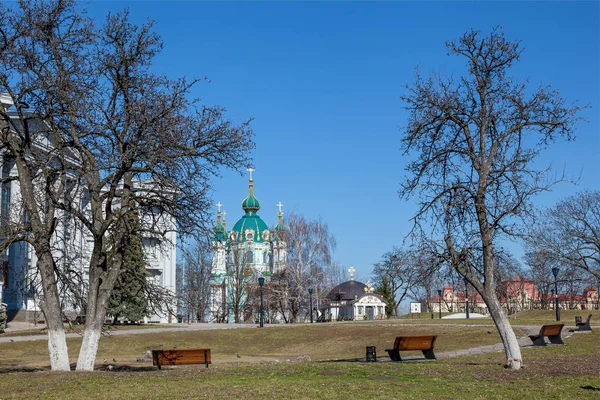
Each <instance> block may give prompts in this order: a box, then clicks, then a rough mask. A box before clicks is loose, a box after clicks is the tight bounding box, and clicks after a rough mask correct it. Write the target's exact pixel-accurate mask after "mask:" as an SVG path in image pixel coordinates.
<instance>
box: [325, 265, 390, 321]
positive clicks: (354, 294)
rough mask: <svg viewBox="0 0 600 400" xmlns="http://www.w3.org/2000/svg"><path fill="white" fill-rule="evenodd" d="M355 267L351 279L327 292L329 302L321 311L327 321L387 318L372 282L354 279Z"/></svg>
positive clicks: (351, 272) (350, 270)
mask: <svg viewBox="0 0 600 400" xmlns="http://www.w3.org/2000/svg"><path fill="white" fill-rule="evenodd" d="M354 271H355V270H354V268H353V267H350V269H349V270H348V272H350V280H349V281H346V282H343V283H340V284H339V285H337V286H336V287H334V288H333V289H331V291H330V292H329V293H328V294H327V296H326V297H325V298H326V300H327V302H326V303H325V304H324V305H323V307H322V309H321V310H320V311H321V315H322V317H321V318H322V319H323V320H325V321H329V320H331V321H336V320H337V321H356V320H375V319H385V318H386V314H385V306H386V303H385V301H383V299H382V298H381V296H379V295H378V294H375V293H374V291H375V290H374V288H373V285H372V284H371V282H367V283H366V284H364V283H362V282H358V281H355V280H354Z"/></svg>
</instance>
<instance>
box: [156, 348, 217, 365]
mask: <svg viewBox="0 0 600 400" xmlns="http://www.w3.org/2000/svg"><path fill="white" fill-rule="evenodd" d="M152 360H153V363H154V365H157V363H159V364H162V365H184V364H212V363H211V357H210V349H205V348H192V349H173V350H152Z"/></svg>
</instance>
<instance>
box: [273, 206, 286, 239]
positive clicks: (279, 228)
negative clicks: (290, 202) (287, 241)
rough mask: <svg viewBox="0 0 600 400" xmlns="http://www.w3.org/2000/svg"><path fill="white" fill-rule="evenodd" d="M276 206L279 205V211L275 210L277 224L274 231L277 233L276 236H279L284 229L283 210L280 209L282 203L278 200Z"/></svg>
mask: <svg viewBox="0 0 600 400" xmlns="http://www.w3.org/2000/svg"><path fill="white" fill-rule="evenodd" d="M277 207H279V211H278V212H277V225H276V226H275V233H276V234H277V237H279V236H280V235H281V234H282V233H283V231H284V229H285V228H284V227H283V211H281V207H283V204H282V203H281V202H279V203H277Z"/></svg>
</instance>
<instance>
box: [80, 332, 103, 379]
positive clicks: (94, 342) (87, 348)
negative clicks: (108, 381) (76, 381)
mask: <svg viewBox="0 0 600 400" xmlns="http://www.w3.org/2000/svg"><path fill="white" fill-rule="evenodd" d="M101 335H102V326H101V325H100V326H98V324H93V326H87V327H86V328H85V331H84V332H83V340H82V342H81V350H79V358H78V359H77V368H76V369H77V371H93V370H94V363H95V362H96V354H97V352H98V342H99V341H100V336H101Z"/></svg>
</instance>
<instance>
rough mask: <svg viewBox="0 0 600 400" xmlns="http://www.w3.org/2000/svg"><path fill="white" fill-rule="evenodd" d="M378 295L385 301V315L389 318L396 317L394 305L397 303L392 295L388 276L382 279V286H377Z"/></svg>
mask: <svg viewBox="0 0 600 400" xmlns="http://www.w3.org/2000/svg"><path fill="white" fill-rule="evenodd" d="M376 293H377V294H378V295H380V296H381V298H382V299H383V301H385V315H386V316H387V317H388V318H389V317H391V316H392V315H394V305H395V304H396V301H395V299H394V294H393V293H392V286H391V285H390V281H389V280H388V277H387V276H383V277H382V278H381V285H380V286H377V290H376Z"/></svg>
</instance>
